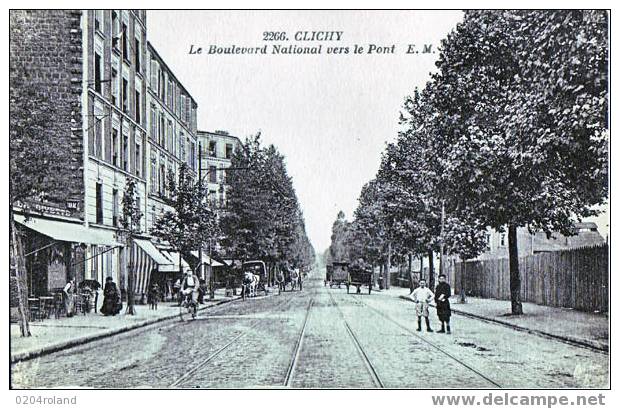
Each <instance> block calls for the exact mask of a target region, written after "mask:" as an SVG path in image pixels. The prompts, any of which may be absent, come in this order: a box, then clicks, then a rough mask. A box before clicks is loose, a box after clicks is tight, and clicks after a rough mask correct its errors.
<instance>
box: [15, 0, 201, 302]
mask: <svg viewBox="0 0 620 409" xmlns="http://www.w3.org/2000/svg"><path fill="white" fill-rule="evenodd" d="M10 55H11V59H12V60H13V62H14V64H12V74H11V75H19V76H23V81H24V83H37V84H38V85H40V86H41V89H43V93H44V94H46V96H48V97H49V98H50V99H51V100H53V101H54V105H55V110H56V112H54V117H55V119H56V124H55V127H54V129H53V130H51V131H53V132H56V133H57V135H56V134H55V137H56V138H58V140H59V141H62V143H63V144H64V145H65V146H66V148H67V150H69V151H70V152H68V153H69V157H70V160H67V161H66V162H67V163H65V164H62V172H61V174H58V175H54V177H58V178H61V179H60V180H62V188H61V189H58V191H53V192H48V194H46V195H45V197H43V198H41V199H40V200H37V201H36V202H33V203H29V204H28V208H29V213H30V217H28V218H26V217H25V215H23V214H22V213H23V212H22V208H21V207H20V206H19V204H17V205H16V208H15V210H16V218H15V220H16V222H17V223H18V224H19V225H20V226H21V227H22V231H23V235H22V237H23V238H24V243H25V250H26V253H30V252H33V253H32V254H30V255H29V256H28V257H27V261H26V263H27V270H28V271H29V281H30V283H29V287H30V291H31V293H33V295H34V294H37V293H38V294H44V293H48V292H51V291H54V290H57V289H58V288H61V287H63V286H64V284H65V283H66V281H67V279H68V278H75V280H76V282H78V283H79V282H81V281H83V280H88V279H92V280H97V281H98V282H100V283H103V282H104V281H105V278H106V277H112V278H113V279H114V280H115V281H116V282H117V283H118V284H119V285H120V287H121V289H124V290H125V291H126V289H127V272H128V263H129V262H130V260H133V267H134V271H135V272H136V280H137V282H136V283H135V287H134V288H135V292H136V293H138V294H143V293H144V292H145V291H146V286H147V284H148V282H149V279H150V273H151V271H155V270H157V269H161V270H166V271H172V272H174V271H175V270H176V271H177V272H178V271H179V270H180V268H181V267H180V266H179V262H178V257H177V258H176V260H177V261H176V263H175V261H174V260H173V259H174V258H175V257H174V256H175V255H174V254H171V253H170V252H165V251H163V250H160V249H158V248H157V246H158V245H159V244H161V243H157V242H156V241H155V240H153V239H152V237H151V236H150V235H149V234H150V230H151V228H152V226H153V223H154V222H155V220H156V218H157V217H158V215H159V214H160V213H161V212H163V211H165V210H169V209H168V208H167V206H166V205H165V203H164V202H163V200H162V199H163V198H164V197H165V195H166V194H167V192H166V187H165V180H166V177H167V174H168V172H172V174H173V175H175V174H176V172H177V171H178V169H179V167H180V164H181V163H182V162H184V163H186V164H187V165H188V167H189V169H190V170H191V172H193V173H194V174H195V173H196V172H197V170H198V163H199V162H198V141H197V125H196V121H197V108H198V105H197V103H196V101H195V100H194V99H193V98H192V97H191V95H190V94H189V92H188V91H187V89H186V88H185V87H184V86H183V85H182V84H181V83H180V82H179V81H178V80H177V78H176V77H175V75H174V73H173V72H172V70H171V69H170V68H169V67H168V65H167V64H166V63H165V62H164V61H163V59H162V58H161V57H160V56H159V54H157V52H156V51H155V49H154V47H153V46H152V45H151V44H150V43H148V40H147V19H146V11H144V10H28V11H26V10H12V11H11V12H10ZM13 65H15V69H13ZM130 179H131V180H133V181H135V186H136V189H137V196H136V199H137V202H138V205H139V207H140V209H141V211H142V213H143V217H142V219H141V226H140V232H139V236H138V239H137V240H136V241H135V243H136V244H135V246H134V248H132V249H131V255H132V256H131V257H130V249H128V248H126V244H125V243H126V240H125V237H124V235H123V234H119V231H120V223H121V220H120V218H121V213H122V197H123V193H124V191H125V186H126V183H127V181H128V180H130ZM24 207H25V206H24ZM177 255H178V253H177ZM175 264H176V265H175ZM181 264H182V265H183V266H185V267H186V266H187V264H186V263H181Z"/></svg>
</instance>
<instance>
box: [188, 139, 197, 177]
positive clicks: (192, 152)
mask: <svg viewBox="0 0 620 409" xmlns="http://www.w3.org/2000/svg"><path fill="white" fill-rule="evenodd" d="M187 141H188V143H189V144H190V145H189V146H190V149H189V163H190V166H191V168H192V169H194V170H195V169H196V144H195V143H194V142H189V138H187Z"/></svg>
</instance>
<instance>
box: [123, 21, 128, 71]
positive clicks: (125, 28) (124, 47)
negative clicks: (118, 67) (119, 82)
mask: <svg viewBox="0 0 620 409" xmlns="http://www.w3.org/2000/svg"><path fill="white" fill-rule="evenodd" d="M122 27H123V28H122V34H121V36H122V37H123V38H122V52H123V60H125V61H127V62H128V63H129V50H128V47H129V43H128V41H127V24H125V22H124V21H123V26H122Z"/></svg>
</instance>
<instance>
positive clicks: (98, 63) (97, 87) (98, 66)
mask: <svg viewBox="0 0 620 409" xmlns="http://www.w3.org/2000/svg"><path fill="white" fill-rule="evenodd" d="M102 64H103V59H102V58H101V55H99V53H97V52H95V91H97V92H98V93H100V94H101V75H102V72H103V66H102Z"/></svg>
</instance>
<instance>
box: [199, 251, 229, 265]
mask: <svg viewBox="0 0 620 409" xmlns="http://www.w3.org/2000/svg"><path fill="white" fill-rule="evenodd" d="M192 256H194V257H196V258H198V252H197V251H192ZM200 262H201V264H206V265H209V266H211V267H222V266H223V265H224V264H222V263H220V262H219V261H216V260H213V259H212V258H211V257H209V256H207V255H206V254H203V255H202V260H201V261H200Z"/></svg>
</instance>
